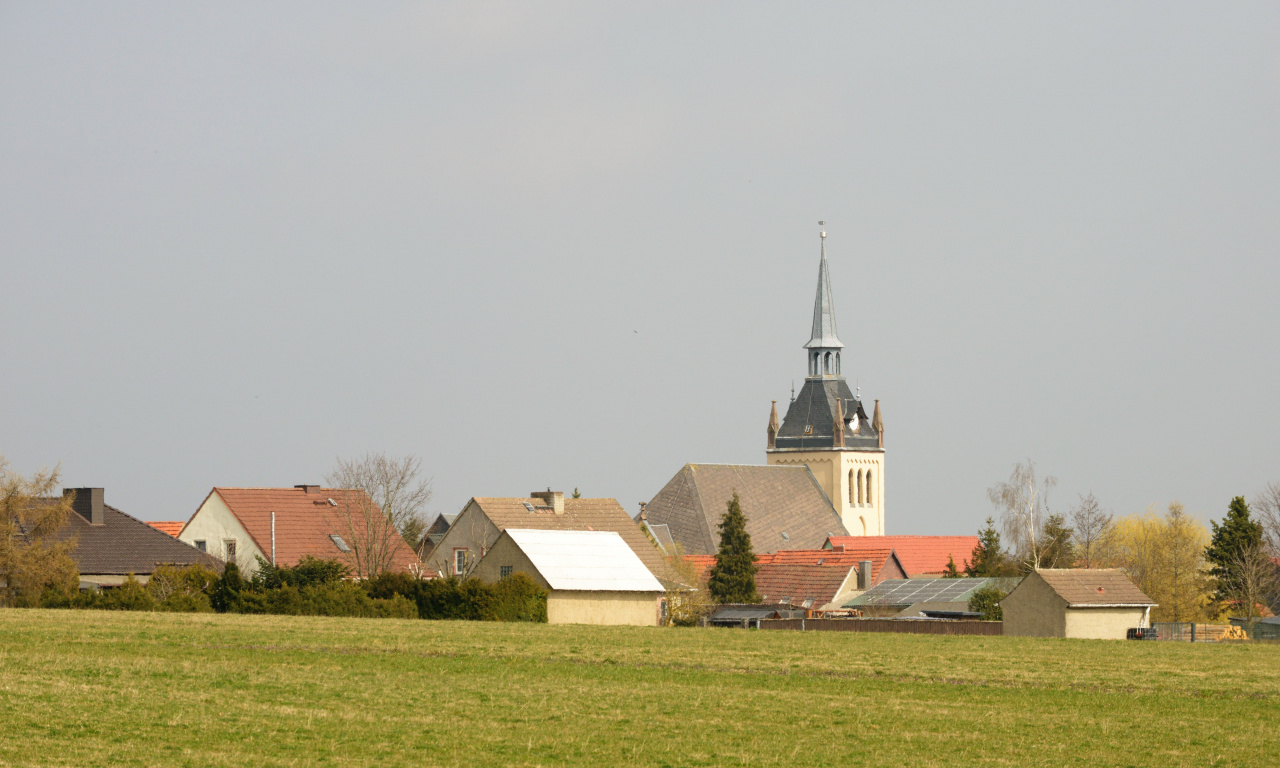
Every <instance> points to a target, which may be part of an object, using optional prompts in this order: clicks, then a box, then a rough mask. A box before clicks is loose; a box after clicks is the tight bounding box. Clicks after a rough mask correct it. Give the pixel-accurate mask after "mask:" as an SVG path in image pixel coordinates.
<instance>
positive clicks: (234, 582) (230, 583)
mask: <svg viewBox="0 0 1280 768" xmlns="http://www.w3.org/2000/svg"><path fill="white" fill-rule="evenodd" d="M244 587H245V584H244V580H243V579H241V578H240V567H239V566H237V565H236V564H235V563H227V564H226V566H225V567H224V568H223V569H222V575H221V576H220V577H218V581H217V583H216V584H214V585H213V589H212V590H211V591H210V592H209V602H210V603H211V604H212V605H213V610H215V611H217V612H218V613H226V612H227V611H231V610H236V605H237V604H238V602H239V598H240V593H241V592H242V591H244ZM246 613H247V611H246Z"/></svg>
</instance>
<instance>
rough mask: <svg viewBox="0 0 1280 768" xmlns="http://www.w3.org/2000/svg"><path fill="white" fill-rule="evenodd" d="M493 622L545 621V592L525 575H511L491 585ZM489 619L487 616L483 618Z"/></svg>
mask: <svg viewBox="0 0 1280 768" xmlns="http://www.w3.org/2000/svg"><path fill="white" fill-rule="evenodd" d="M492 590H493V592H494V596H495V598H496V599H495V600H494V603H493V606H492V608H491V610H492V619H493V620H494V621H537V622H544V623H545V622H546V620H547V591H546V590H545V589H543V588H542V587H540V586H538V583H537V582H536V581H534V580H533V579H531V578H530V577H529V575H528V574H526V573H519V572H517V573H513V574H511V575H510V576H508V577H506V578H505V579H502V580H501V581H499V582H498V583H497V584H494V585H492ZM485 618H486V619H488V618H490V617H489V616H486V617H485Z"/></svg>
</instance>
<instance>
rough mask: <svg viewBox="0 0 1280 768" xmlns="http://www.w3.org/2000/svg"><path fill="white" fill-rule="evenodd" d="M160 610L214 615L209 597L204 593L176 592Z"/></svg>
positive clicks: (166, 600) (163, 601)
mask: <svg viewBox="0 0 1280 768" xmlns="http://www.w3.org/2000/svg"><path fill="white" fill-rule="evenodd" d="M158 608H159V610H161V611H165V612H168V613H213V606H212V605H211V604H210V603H209V596H208V595H206V594H205V593H203V592H174V593H173V594H172V595H169V596H168V597H166V598H165V599H164V600H162V601H161V602H160V604H159V606H158Z"/></svg>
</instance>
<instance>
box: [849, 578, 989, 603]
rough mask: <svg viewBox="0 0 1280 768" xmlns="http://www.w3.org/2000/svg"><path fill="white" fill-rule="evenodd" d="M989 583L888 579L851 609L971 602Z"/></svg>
mask: <svg viewBox="0 0 1280 768" xmlns="http://www.w3.org/2000/svg"><path fill="white" fill-rule="evenodd" d="M987 583H988V579H889V580H888V581H882V582H880V583H879V584H877V585H875V586H874V587H872V588H871V589H869V590H867V591H866V592H863V593H862V594H861V595H859V596H858V597H855V598H854V599H853V600H851V601H849V603H848V604H849V605H915V604H916V603H958V602H963V601H965V600H968V599H969V596H970V595H971V594H972V592H973V591H974V590H975V589H978V588H979V587H983V586H986V585H987Z"/></svg>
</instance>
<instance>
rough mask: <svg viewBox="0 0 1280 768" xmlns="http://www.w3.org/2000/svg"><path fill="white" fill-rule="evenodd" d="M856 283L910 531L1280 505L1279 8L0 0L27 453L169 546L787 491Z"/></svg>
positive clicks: (8, 292) (902, 523) (17, 387)
mask: <svg viewBox="0 0 1280 768" xmlns="http://www.w3.org/2000/svg"><path fill="white" fill-rule="evenodd" d="M819 220H822V221H825V222H826V230H827V232H828V239H827V252H828V257H829V259H830V265H831V279H832V285H833V289H834V295H835V308H836V314H837V318H838V322H839V330H840V336H841V338H842V340H843V341H844V343H845V344H846V350H845V353H844V357H843V369H844V372H845V375H846V376H847V377H848V378H849V379H850V384H851V385H853V386H859V387H860V388H861V393H862V396H863V397H864V399H865V400H866V402H867V403H868V405H870V401H871V400H873V399H876V398H878V399H879V400H880V402H881V407H882V410H883V413H884V420H885V426H886V431H885V442H886V449H887V454H886V468H885V483H886V490H885V497H884V500H885V519H886V526H887V529H888V530H887V532H888V533H893V534H904V533H908V534H930V533H932V534H958V533H973V532H975V531H976V530H977V529H978V528H979V527H980V526H981V525H982V521H983V519H984V518H986V516H987V515H989V514H992V511H993V510H992V508H991V505H990V502H989V501H988V499H987V494H986V489H987V488H988V487H989V486H991V485H992V484H993V483H995V482H997V481H1000V480H1003V479H1006V478H1007V477H1008V476H1009V473H1010V471H1011V470H1012V468H1013V465H1014V463H1015V462H1019V461H1027V460H1028V459H1030V460H1033V461H1035V462H1036V465H1037V467H1038V468H1039V470H1040V471H1041V472H1042V473H1044V474H1047V475H1052V476H1055V477H1057V478H1058V481H1059V483H1058V486H1057V488H1055V489H1054V491H1053V492H1052V493H1051V495H1050V498H1049V503H1050V507H1051V509H1054V510H1056V511H1066V510H1067V509H1069V508H1070V506H1072V505H1073V504H1074V503H1076V501H1077V499H1078V496H1079V494H1083V493H1088V492H1090V491H1092V492H1093V493H1094V494H1096V496H1097V497H1098V499H1099V501H1100V502H1101V503H1102V505H1103V506H1104V507H1106V508H1109V509H1111V510H1113V511H1115V512H1117V513H1119V514H1130V513H1139V512H1142V511H1143V510H1145V509H1147V508H1148V507H1149V506H1151V505H1156V506H1157V508H1159V509H1162V508H1163V507H1164V506H1165V505H1167V504H1168V503H1170V502H1171V501H1174V500H1179V501H1181V502H1183V503H1184V504H1186V506H1187V510H1188V511H1189V512H1191V513H1193V514H1195V515H1197V516H1198V517H1200V518H1201V519H1204V520H1207V519H1210V518H1221V517H1222V516H1223V515H1224V514H1225V512H1226V508H1227V504H1228V503H1229V501H1230V499H1231V498H1232V497H1233V496H1236V495H1244V496H1246V497H1252V496H1253V495H1254V494H1255V493H1257V492H1258V491H1260V490H1261V489H1262V487H1263V486H1264V485H1265V484H1266V483H1268V482H1280V447H1278V443H1277V439H1276V436H1277V435H1278V434H1280V410H1278V409H1277V406H1276V402H1277V401H1276V391H1277V382H1278V381H1280V354H1277V353H1278V351H1280V303H1278V302H1277V293H1278V289H1280V247H1278V243H1280V5H1277V4H1275V3H1234V2H1221V3H1198V4H1197V3H1170V2H1159V3H1140V2H1129V3H1123V4H1121V3H1088V2H1080V3H1059V4H1048V3H1017V2H1013V3H991V4H985V3H966V4H963V5H961V4H949V3H911V4H907V3H875V4H870V3H829V4H817V3H810V4H794V3H787V4H780V3H745V2H742V3H698V4H688V3H632V4H606V3H583V4H550V3H539V4H512V5H504V4H484V3H476V2H467V3H456V4H408V5H402V4H397V3H348V4H327V3H320V2H306V3H273V4H263V3H232V2H222V3H204V4H197V3H180V4H174V3H150V4H149V3H141V2H138V3H118V4H105V3H96V4H81V5H71V4H54V3H18V2H0V455H2V456H4V457H5V458H6V459H7V460H8V462H9V464H10V467H11V469H13V470H16V471H20V472H23V473H30V472H32V471H35V470H36V469H39V468H40V467H43V466H54V465H59V466H60V467H61V471H62V474H63V481H64V485H66V486H68V487H82V486H101V487H104V488H105V489H106V491H105V496H106V500H107V503H108V504H111V505H113V506H116V507H118V508H120V509H122V510H124V511H126V512H129V513H131V514H133V515H135V516H137V517H141V518H144V519H156V520H178V519H185V518H187V517H189V516H190V515H191V514H192V513H193V512H194V511H195V510H196V508H197V507H198V506H199V505H200V503H201V501H202V500H203V499H204V497H205V495H206V494H208V492H209V490H210V489H211V488H212V487H213V486H291V485H294V484H299V483H316V482H319V481H320V479H321V478H322V477H323V476H324V475H325V473H326V472H327V471H329V470H330V469H331V468H332V466H333V464H334V462H335V460H336V459H337V457H355V456H359V455H362V454H364V453H365V452H369V451H383V452H386V453H388V454H391V455H395V456H405V455H413V456H417V457H419V458H420V459H421V461H422V467H423V472H424V474H425V475H427V476H430V477H431V478H432V479H433V485H434V490H435V495H434V498H433V500H432V502H431V504H430V508H429V510H430V513H431V515H432V516H434V514H436V513H441V512H448V513H453V512H457V511H459V510H460V509H461V508H462V506H463V505H464V504H465V502H466V500H467V499H468V498H469V497H471V496H517V495H525V494H527V493H528V492H529V491H532V490H537V489H542V488H547V487H551V488H553V489H557V490H564V491H566V492H570V491H572V490H573V489H574V488H578V489H580V491H581V492H582V494H583V495H586V496H608V497H615V498H617V499H618V500H619V501H620V502H621V503H622V504H623V506H624V507H625V508H626V509H627V510H628V511H630V512H631V513H633V514H635V513H636V512H637V511H638V508H639V507H638V504H639V502H641V501H647V500H648V499H650V498H652V497H653V496H654V495H655V494H656V493H657V492H658V491H659V490H660V489H661V488H662V486H663V485H664V484H665V483H666V482H667V481H668V480H669V479H670V478H671V477H672V476H673V475H674V474H675V473H676V472H677V471H678V470H679V469H680V468H681V467H682V466H683V465H684V464H686V463H689V462H694V463H741V464H763V463H764V462H765V451H764V449H765V440H766V425H767V421H768V415H769V406H770V401H771V400H778V401H779V406H780V408H783V407H785V405H786V403H787V401H788V398H789V396H790V390H791V387H792V385H793V384H794V385H795V386H796V387H797V388H798V387H799V386H800V384H802V383H803V378H804V375H805V355H804V350H803V349H802V348H801V347H802V345H803V344H804V343H805V342H806V341H807V340H808V338H809V325H810V321H811V317H812V307H813V295H814V289H815V285H816V281H817V272H818V226H817V222H818V221H819Z"/></svg>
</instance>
